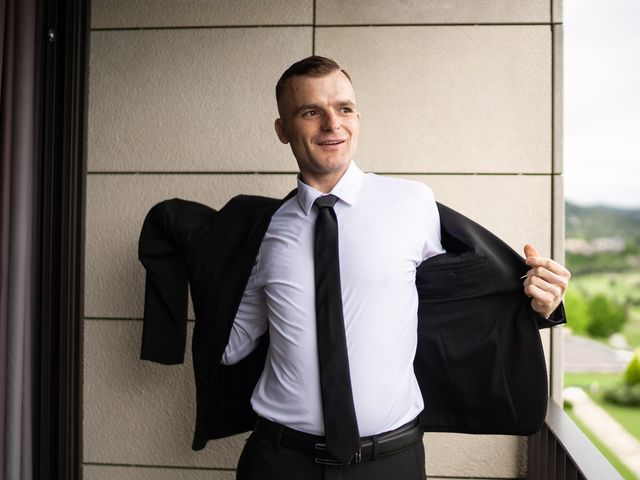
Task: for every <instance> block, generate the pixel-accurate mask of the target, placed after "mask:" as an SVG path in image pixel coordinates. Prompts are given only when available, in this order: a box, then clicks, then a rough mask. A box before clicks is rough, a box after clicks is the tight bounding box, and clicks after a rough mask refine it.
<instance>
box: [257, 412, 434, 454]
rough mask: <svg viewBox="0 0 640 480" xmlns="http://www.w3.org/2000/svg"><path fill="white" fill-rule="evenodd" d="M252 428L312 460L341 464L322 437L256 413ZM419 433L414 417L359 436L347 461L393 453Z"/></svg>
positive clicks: (411, 442) (410, 443) (410, 444)
mask: <svg viewBox="0 0 640 480" xmlns="http://www.w3.org/2000/svg"><path fill="white" fill-rule="evenodd" d="M254 432H255V433H256V434H257V435H259V436H260V437H262V438H264V439H266V440H270V441H272V442H274V443H276V444H277V445H280V446H283V447H285V448H290V449H292V450H298V451H300V452H305V453H309V454H310V455H314V457H315V461H316V463H321V464H324V465H342V462H340V461H338V460H336V459H335V458H334V457H333V456H332V455H331V454H330V453H329V451H328V450H327V445H326V444H325V443H324V437H321V436H318V435H311V434H309V433H304V432H300V431H298V430H294V429H292V428H289V427H285V426H284V425H280V424H279V423H276V422H272V421H271V420H267V419H266V418H263V417H258V420H257V421H256V426H255V428H254ZM422 435H423V432H422V427H421V426H420V422H419V420H418V419H417V418H416V419H415V420H413V421H412V422H409V423H407V424H406V425H403V426H401V427H399V428H396V429H395V430H391V431H390V432H386V433H381V434H380V435H373V436H371V437H363V438H361V439H360V449H359V450H358V452H356V455H355V457H354V458H353V460H351V462H350V463H361V462H366V461H368V460H374V459H376V458H379V457H385V456H387V455H393V454H394V453H398V452H400V451H402V450H405V449H407V448H410V447H413V446H415V445H416V444H417V443H419V442H421V441H422Z"/></svg>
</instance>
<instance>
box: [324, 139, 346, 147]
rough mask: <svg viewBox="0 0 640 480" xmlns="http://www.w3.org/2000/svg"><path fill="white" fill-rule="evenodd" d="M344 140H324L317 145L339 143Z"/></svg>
mask: <svg viewBox="0 0 640 480" xmlns="http://www.w3.org/2000/svg"><path fill="white" fill-rule="evenodd" d="M344 142H345V140H325V141H324V142H318V145H322V146H325V145H340V144H341V143H344Z"/></svg>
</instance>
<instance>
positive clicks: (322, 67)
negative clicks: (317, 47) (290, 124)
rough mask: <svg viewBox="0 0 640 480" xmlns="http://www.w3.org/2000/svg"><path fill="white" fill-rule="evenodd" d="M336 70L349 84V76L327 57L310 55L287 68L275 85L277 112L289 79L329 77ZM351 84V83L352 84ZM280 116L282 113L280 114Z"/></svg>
mask: <svg viewBox="0 0 640 480" xmlns="http://www.w3.org/2000/svg"><path fill="white" fill-rule="evenodd" d="M336 70H340V71H341V72H342V73H344V76H345V77H347V78H348V79H349V81H350V82H351V77H350V76H349V74H348V73H347V72H346V71H345V70H344V69H342V68H341V67H340V65H338V63H337V62H336V61H335V60H333V59H331V58H327V57H321V56H319V55H312V56H310V57H307V58H303V59H302V60H299V61H297V62H296V63H294V64H293V65H291V66H290V67H289V68H287V69H286V70H285V71H284V73H283V74H282V76H281V77H280V80H278V83H276V102H277V103H278V111H280V99H281V98H282V93H283V92H284V89H285V87H286V86H287V82H288V81H289V79H290V78H291V77H293V76H296V75H308V76H310V77H322V76H324V75H329V74H330V73H331V72H335V71H336ZM352 83H353V82H352ZM280 114H282V112H280Z"/></svg>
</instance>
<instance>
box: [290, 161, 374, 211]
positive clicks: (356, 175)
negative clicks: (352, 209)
mask: <svg viewBox="0 0 640 480" xmlns="http://www.w3.org/2000/svg"><path fill="white" fill-rule="evenodd" d="M364 176H365V173H364V172H363V171H362V170H360V169H359V168H358V166H357V165H356V164H355V162H353V161H352V162H351V163H350V164H349V167H348V168H347V170H346V171H345V172H344V175H342V178H341V179H340V180H339V181H338V183H336V185H335V187H333V189H332V190H331V191H330V192H329V193H331V194H332V195H335V196H336V197H338V198H339V199H340V201H342V202H345V203H346V204H347V205H354V204H355V202H356V200H357V198H358V194H359V193H360V189H361V188H362V182H363V180H364ZM322 195H325V194H324V193H322V192H320V191H318V190H316V189H315V188H313V187H310V186H309V185H307V184H306V183H304V182H303V181H302V179H301V178H300V176H299V175H298V194H297V198H298V203H299V204H300V208H302V211H304V213H305V214H307V215H308V214H309V212H310V211H311V207H313V202H315V201H316V198H318V197H320V196H322Z"/></svg>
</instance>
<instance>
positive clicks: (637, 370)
mask: <svg viewBox="0 0 640 480" xmlns="http://www.w3.org/2000/svg"><path fill="white" fill-rule="evenodd" d="M622 379H623V380H624V383H625V384H626V385H628V386H633V385H640V348H636V351H635V352H634V354H633V358H631V361H630V362H629V365H627V368H626V370H625V371H624V375H623V377H622Z"/></svg>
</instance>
